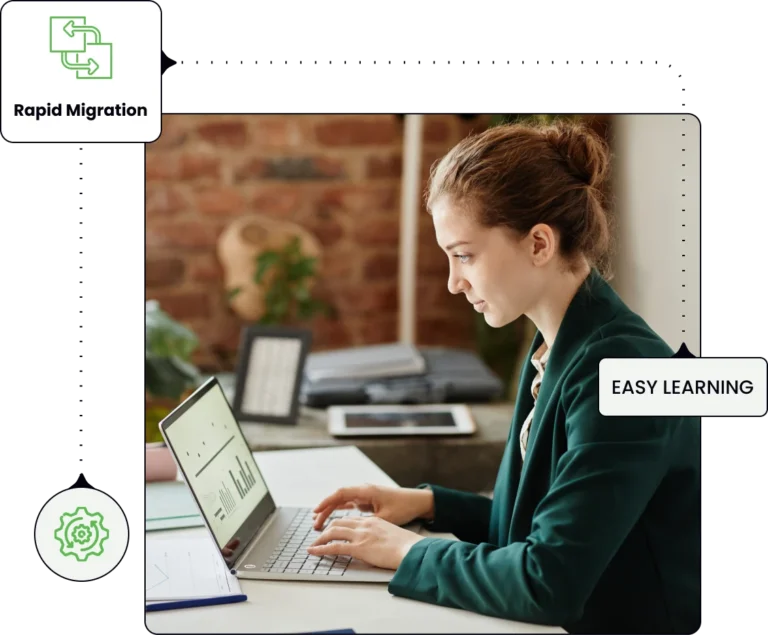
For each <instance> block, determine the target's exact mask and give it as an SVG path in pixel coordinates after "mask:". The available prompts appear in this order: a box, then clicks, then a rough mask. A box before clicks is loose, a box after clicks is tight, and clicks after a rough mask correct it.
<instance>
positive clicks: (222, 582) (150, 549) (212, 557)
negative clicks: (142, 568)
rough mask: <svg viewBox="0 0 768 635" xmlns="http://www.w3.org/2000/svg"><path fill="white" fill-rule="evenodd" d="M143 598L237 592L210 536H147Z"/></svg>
mask: <svg viewBox="0 0 768 635" xmlns="http://www.w3.org/2000/svg"><path fill="white" fill-rule="evenodd" d="M146 546H147V579H146V600H147V602H155V601H161V600H185V599H191V598H209V597H219V596H223V595H237V594H239V593H241V591H240V583H239V582H238V580H237V578H236V577H235V576H234V575H232V574H231V573H230V572H229V569H228V568H227V567H226V565H225V564H224V559H223V558H222V557H221V554H220V553H219V551H218V550H217V548H216V545H215V544H214V542H213V540H212V539H211V538H210V536H201V537H199V538H183V539H178V540H165V539H158V540H147V542H146Z"/></svg>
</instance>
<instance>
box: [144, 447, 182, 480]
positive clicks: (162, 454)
mask: <svg viewBox="0 0 768 635" xmlns="http://www.w3.org/2000/svg"><path fill="white" fill-rule="evenodd" d="M145 465H146V470H145V472H146V474H145V477H146V481H147V482H148V483H149V482H151V481H174V480H176V473H177V471H176V463H175V461H174V460H173V456H172V455H171V451H170V450H169V449H168V447H167V446H166V445H165V443H147V445H146V460H145Z"/></svg>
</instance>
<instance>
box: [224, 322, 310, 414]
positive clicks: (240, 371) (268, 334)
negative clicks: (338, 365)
mask: <svg viewBox="0 0 768 635" xmlns="http://www.w3.org/2000/svg"><path fill="white" fill-rule="evenodd" d="M260 338H283V339H288V340H298V341H299V342H300V343H301V347H300V352H299V359H298V364H297V366H296V377H295V379H294V384H293V393H292V395H291V406H290V412H289V413H288V415H287V416H275V415H271V414H260V413H257V412H245V411H244V410H243V397H244V395H245V387H246V381H247V379H248V377H249V374H250V373H251V372H252V371H251V370H250V368H249V364H250V357H251V350H252V349H253V346H254V345H255V343H256V341H257V340H258V339H260ZM311 346H312V331H310V330H309V329H304V328H298V327H288V326H265V325H252V326H248V327H245V328H243V329H242V331H241V332H240V345H239V350H238V360H237V371H236V372H237V376H236V383H235V394H234V397H233V399H232V410H233V411H234V413H235V416H236V417H237V420H238V421H239V422H256V423H278V424H284V425H296V423H297V419H298V412H299V392H300V390H301V383H302V379H303V376H304V366H305V364H306V360H307V355H308V354H309V350H310V347H311Z"/></svg>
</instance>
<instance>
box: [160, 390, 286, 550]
mask: <svg viewBox="0 0 768 635" xmlns="http://www.w3.org/2000/svg"><path fill="white" fill-rule="evenodd" d="M162 427H163V431H164V433H165V436H166V439H167V440H168V444H169V445H170V446H171V450H172V451H173V453H174V455H175V456H176V460H177V462H178V464H179V466H180V467H181V470H182V472H183V473H184V478H185V480H186V482H187V485H188V486H189V488H190V489H191V490H192V493H193V495H194V497H195V499H196V500H197V504H198V506H199V507H200V510H201V511H202V513H203V516H204V518H205V521H206V523H207V524H208V527H209V528H210V530H211V532H212V533H213V535H214V538H215V539H216V542H217V544H218V546H219V548H224V547H226V546H227V545H228V543H230V541H231V540H232V539H233V538H234V537H236V536H238V535H239V536H241V537H243V528H244V525H245V523H246V521H249V522H248V525H252V524H253V523H252V521H253V518H252V515H253V512H254V511H255V510H256V509H257V508H258V507H260V503H262V502H266V501H265V499H269V507H271V508H273V505H274V504H273V503H272V501H271V496H269V491H268V490H267V485H266V483H265V482H264V479H263V477H262V475H261V472H260V471H259V468H258V467H257V466H256V462H255V461H254V460H253V455H252V454H251V451H250V449H249V448H248V446H247V444H246V442H245V438H244V437H243V433H242V431H241V430H240V425H239V424H238V422H237V420H236V419H235V417H234V415H233V413H232V409H231V408H230V405H229V403H228V401H227V399H226V396H225V395H224V392H223V391H222V389H221V386H220V385H219V383H218V382H217V381H215V380H213V379H212V380H209V382H208V383H206V384H205V385H204V386H203V387H201V388H199V389H198V390H197V391H196V392H195V393H194V394H193V395H192V396H190V397H189V399H188V400H187V401H185V402H184V403H183V404H182V405H181V406H179V408H178V409H177V411H174V412H173V413H171V414H170V415H169V416H168V417H167V419H166V420H165V421H164V422H163V424H162ZM261 507H264V506H263V505H262V506H261ZM270 511H271V509H270ZM239 546H240V547H244V546H245V545H239Z"/></svg>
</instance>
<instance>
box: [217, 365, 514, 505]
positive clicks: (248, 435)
mask: <svg viewBox="0 0 768 635" xmlns="http://www.w3.org/2000/svg"><path fill="white" fill-rule="evenodd" d="M217 378H218V379H219V382H220V383H221V386H222V389H223V390H224V394H225V395H227V398H228V399H229V400H230V403H231V402H232V397H233V395H234V390H235V377H234V375H232V374H228V373H223V374H220V375H217ZM469 409H470V411H471V412H472V417H473V418H474V420H475V422H476V423H477V432H476V433H475V434H473V435H471V436H465V437H464V436H457V437H450V436H446V437H431V438H430V437H426V438H425V437H383V438H367V439H366V438H335V437H332V436H331V435H330V434H328V420H327V417H326V411H325V410H324V409H322V408H307V407H306V406H302V407H301V408H300V411H299V417H298V420H297V422H296V424H295V425H279V424H274V423H269V424H263V423H249V422H245V421H241V422H240V427H241V428H242V430H243V434H244V435H245V439H246V441H247V442H248V446H249V447H250V448H251V450H252V451H254V452H262V451H271V450H295V449H299V448H321V447H345V446H349V445H354V446H356V447H358V448H359V449H360V450H361V451H362V452H363V454H365V455H366V456H367V457H368V458H369V459H371V460H372V461H373V462H374V463H376V465H378V466H379V467H380V468H381V469H383V470H384V471H385V472H386V473H387V474H389V475H390V476H391V477H392V478H393V479H395V480H396V481H397V482H398V483H399V484H400V485H401V486H403V487H415V486H416V485H418V484H419V483H436V484H438V485H443V486H445V487H453V488H454V489H463V490H468V491H471V492H482V491H490V490H492V489H493V486H494V484H495V482H496V473H497V470H498V469H499V463H501V457H502V455H503V454H504V447H505V445H506V443H507V437H508V436H509V428H510V425H511V422H512V414H513V412H514V404H513V403H510V402H498V403H482V404H470V405H469Z"/></svg>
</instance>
